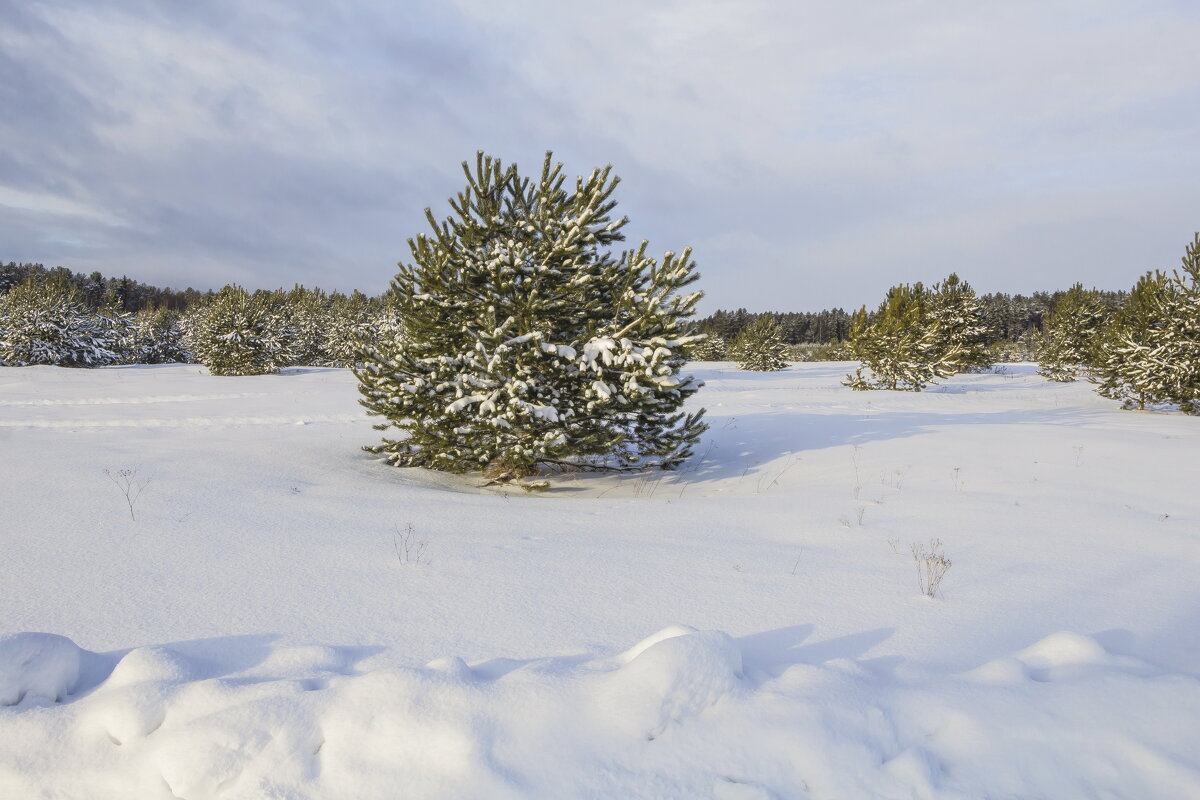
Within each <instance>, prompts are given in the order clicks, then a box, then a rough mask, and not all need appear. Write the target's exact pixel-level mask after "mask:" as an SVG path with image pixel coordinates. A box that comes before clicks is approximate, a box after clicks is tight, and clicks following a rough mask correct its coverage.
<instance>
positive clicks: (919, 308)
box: [843, 283, 960, 392]
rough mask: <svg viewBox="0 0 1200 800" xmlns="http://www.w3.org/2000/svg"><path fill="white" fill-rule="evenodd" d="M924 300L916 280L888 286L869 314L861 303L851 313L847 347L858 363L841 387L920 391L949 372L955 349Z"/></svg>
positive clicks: (926, 295) (955, 360) (924, 291)
mask: <svg viewBox="0 0 1200 800" xmlns="http://www.w3.org/2000/svg"><path fill="white" fill-rule="evenodd" d="M929 298H930V294H929V290H927V289H926V288H925V287H924V286H922V285H921V284H919V283H918V284H915V285H913V286H908V285H905V284H901V285H900V286H893V287H892V288H891V289H889V290H888V294H887V298H886V299H885V300H884V301H883V303H882V304H881V305H880V306H879V310H878V311H876V312H875V314H874V316H873V317H872V316H868V315H867V308H866V306H863V307H862V308H861V309H860V310H859V311H858V313H856V314H855V315H854V318H853V320H852V322H851V325H850V338H849V342H848V345H849V348H850V352H851V353H852V354H853V356H854V358H855V359H857V360H858V361H860V362H861V364H860V366H859V367H858V368H857V369H856V370H855V371H854V374H852V375H847V376H846V380H845V381H843V383H844V384H845V385H846V386H849V387H850V388H851V389H857V390H865V389H896V390H904V391H913V392H919V391H920V390H921V389H922V388H924V387H925V386H926V385H927V384H929V383H932V382H933V381H934V379H935V378H947V377H949V376H951V375H953V374H954V372H955V371H956V366H957V365H958V364H959V363H960V356H959V352H958V349H957V346H956V345H952V344H951V345H947V344H946V343H945V342H944V341H943V339H942V333H941V329H940V328H939V327H938V325H937V323H935V322H933V321H931V320H930V319H929V315H928V306H929V303H930V299H929Z"/></svg>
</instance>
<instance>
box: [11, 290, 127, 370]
mask: <svg viewBox="0 0 1200 800" xmlns="http://www.w3.org/2000/svg"><path fill="white" fill-rule="evenodd" d="M116 358H117V355H116V353H114V352H113V350H112V342H111V341H110V340H109V339H108V338H107V335H106V331H105V328H104V326H102V325H101V324H100V321H99V319H98V317H97V316H96V314H94V313H92V312H91V311H90V310H89V309H87V308H86V307H84V305H83V304H82V303H81V302H80V300H79V293H78V290H77V289H76V288H75V287H74V286H72V285H71V284H70V283H69V282H67V280H66V279H65V277H63V276H62V274H60V273H52V274H50V275H47V276H46V279H45V280H44V281H39V280H37V279H36V278H30V279H28V280H26V281H24V282H22V283H20V284H18V285H17V286H16V287H14V288H13V289H12V291H10V292H8V294H5V295H4V296H3V297H0V364H5V365H7V366H10V367H23V366H28V365H32V364H50V365H57V366H61V367H97V366H101V365H103V364H110V363H112V362H113V361H114V360H116Z"/></svg>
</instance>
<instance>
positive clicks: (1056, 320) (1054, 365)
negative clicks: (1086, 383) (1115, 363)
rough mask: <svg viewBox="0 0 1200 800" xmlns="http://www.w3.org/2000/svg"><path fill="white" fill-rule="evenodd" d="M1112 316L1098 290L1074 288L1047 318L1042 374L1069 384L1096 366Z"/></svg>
mask: <svg viewBox="0 0 1200 800" xmlns="http://www.w3.org/2000/svg"><path fill="white" fill-rule="evenodd" d="M1109 313H1110V312H1109V309H1108V307H1107V306H1106V305H1105V304H1104V302H1103V301H1102V299H1101V298H1100V296H1099V294H1098V293H1097V292H1096V291H1095V290H1087V289H1084V288H1083V285H1082V284H1078V283H1077V284H1075V285H1074V286H1072V287H1071V288H1070V289H1069V290H1068V291H1067V293H1066V294H1065V295H1064V296H1063V298H1062V299H1061V300H1059V301H1058V304H1057V305H1056V306H1055V307H1054V310H1053V311H1052V312H1050V314H1048V315H1047V316H1046V319H1045V323H1044V326H1043V330H1042V335H1041V336H1040V337H1039V338H1038V343H1037V361H1038V374H1039V375H1042V376H1044V377H1046V378H1049V379H1050V380H1052V381H1058V382H1060V383H1068V382H1070V381H1073V380H1075V379H1076V377H1077V376H1078V375H1079V373H1080V372H1081V371H1086V370H1087V369H1089V368H1091V367H1093V366H1095V365H1096V363H1097V361H1098V357H1099V351H1098V344H1099V334H1100V328H1101V326H1102V325H1103V324H1104V321H1105V319H1106V318H1107V317H1108V315H1109Z"/></svg>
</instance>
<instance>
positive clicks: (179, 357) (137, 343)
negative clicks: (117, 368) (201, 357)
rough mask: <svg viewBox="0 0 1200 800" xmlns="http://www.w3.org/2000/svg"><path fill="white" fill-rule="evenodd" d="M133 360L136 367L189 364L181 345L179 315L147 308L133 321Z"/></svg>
mask: <svg viewBox="0 0 1200 800" xmlns="http://www.w3.org/2000/svg"><path fill="white" fill-rule="evenodd" d="M133 360H134V361H135V362H136V363H138V364H173V363H176V362H187V361H190V360H191V354H190V353H188V351H187V348H186V347H185V346H184V344H183V329H182V328H181V327H180V324H179V314H178V312H175V311H172V310H170V309H168V308H166V307H165V306H163V307H158V308H156V307H153V306H151V307H149V308H144V309H142V310H141V311H139V312H138V313H137V314H136V315H135V316H134V318H133Z"/></svg>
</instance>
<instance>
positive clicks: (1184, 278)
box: [1158, 233, 1200, 414]
mask: <svg viewBox="0 0 1200 800" xmlns="http://www.w3.org/2000/svg"><path fill="white" fill-rule="evenodd" d="M1171 281H1172V283H1173V284H1174V291H1173V292H1172V293H1171V294H1170V295H1169V296H1168V297H1169V299H1170V300H1171V303H1170V305H1167V306H1165V307H1164V309H1163V317H1164V319H1165V320H1166V321H1167V325H1166V327H1167V337H1166V338H1167V343H1166V345H1165V346H1164V348H1163V353H1161V355H1159V356H1158V357H1159V358H1161V360H1162V362H1163V363H1164V364H1166V365H1168V368H1169V372H1166V375H1165V378H1166V379H1165V380H1164V384H1165V385H1164V387H1163V392H1162V394H1163V398H1164V399H1165V400H1167V401H1168V402H1171V403H1177V404H1178V405H1179V408H1180V409H1181V410H1182V411H1183V412H1184V413H1185V414H1200V233H1196V234H1195V235H1194V236H1193V237H1192V241H1191V243H1190V244H1189V245H1188V246H1187V250H1186V252H1185V253H1184V256H1183V263H1182V265H1181V269H1179V270H1176V271H1175V272H1174V273H1173V275H1172V278H1171Z"/></svg>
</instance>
